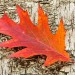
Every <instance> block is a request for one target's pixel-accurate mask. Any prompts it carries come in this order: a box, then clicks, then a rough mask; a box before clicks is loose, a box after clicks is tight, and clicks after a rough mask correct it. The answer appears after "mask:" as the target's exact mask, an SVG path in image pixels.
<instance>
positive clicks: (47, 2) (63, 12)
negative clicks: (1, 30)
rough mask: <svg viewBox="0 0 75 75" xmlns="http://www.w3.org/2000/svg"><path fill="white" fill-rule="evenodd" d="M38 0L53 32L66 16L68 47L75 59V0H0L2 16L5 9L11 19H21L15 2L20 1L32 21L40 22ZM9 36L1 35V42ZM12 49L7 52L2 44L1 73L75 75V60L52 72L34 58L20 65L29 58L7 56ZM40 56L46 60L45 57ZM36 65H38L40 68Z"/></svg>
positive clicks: (15, 74) (3, 74)
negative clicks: (38, 20) (73, 62)
mask: <svg viewBox="0 0 75 75" xmlns="http://www.w3.org/2000/svg"><path fill="white" fill-rule="evenodd" d="M38 2H40V4H41V6H42V8H43V9H44V11H45V13H47V15H48V20H49V21H48V22H49V25H50V26H51V30H52V32H53V33H55V31H56V30H57V29H58V24H59V21H60V19H61V18H63V20H64V25H65V29H67V33H66V38H65V39H66V40H65V44H66V50H67V51H71V54H72V55H73V59H74V57H75V0H0V17H2V15H3V14H4V12H6V13H7V14H8V15H9V17H10V18H11V19H13V20H14V21H15V22H19V17H18V15H17V13H16V12H15V10H16V7H15V6H16V4H19V5H20V6H21V7H22V8H23V9H25V10H28V12H29V14H30V16H31V20H32V22H33V23H34V24H37V19H38V13H37V11H38ZM7 38H9V37H8V36H3V35H1V36H0V42H1V41H5V40H7ZM10 53H12V51H11V52H9V51H7V52H5V48H3V49H1V48H0V75H58V74H59V75H75V64H71V65H68V66H64V67H62V68H61V70H60V71H59V73H58V72H57V71H56V70H54V72H53V71H52V72H51V71H50V69H48V68H46V67H44V66H41V67H40V64H38V63H36V62H33V61H31V62H30V65H29V66H25V65H23V64H21V65H20V63H21V62H23V63H24V64H27V62H26V60H25V62H24V61H22V60H21V62H20V59H19V60H18V59H15V60H13V59H8V58H7V56H8V55H9V54H10ZM23 60H24V59H23ZM40 60H41V61H43V62H44V60H43V59H40ZM74 60H75V59H74ZM17 62H18V63H17ZM19 62H20V63H19ZM41 63H42V62H41ZM37 66H39V68H38V67H37ZM45 71H47V72H48V73H46V72H45ZM55 71H56V72H55ZM54 73H56V74H54Z"/></svg>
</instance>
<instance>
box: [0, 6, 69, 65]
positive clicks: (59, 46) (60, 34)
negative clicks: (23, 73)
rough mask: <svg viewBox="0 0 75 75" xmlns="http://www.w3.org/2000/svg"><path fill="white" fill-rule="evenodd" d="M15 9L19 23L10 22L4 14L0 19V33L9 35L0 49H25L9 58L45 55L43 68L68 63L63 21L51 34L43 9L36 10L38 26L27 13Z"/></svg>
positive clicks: (19, 8) (0, 45)
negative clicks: (63, 62)
mask: <svg viewBox="0 0 75 75" xmlns="http://www.w3.org/2000/svg"><path fill="white" fill-rule="evenodd" d="M16 7H17V13H18V15H19V17H20V23H19V24H17V23H15V22H14V21H12V20H11V19H10V18H9V17H8V16H7V15H6V14H4V16H3V17H2V18H1V19H0V33H3V34H6V35H9V36H11V37H12V39H11V40H8V41H5V42H3V43H1V44H0V47H8V48H13V47H19V46H24V47H26V48H24V49H22V50H20V51H18V52H16V53H14V54H11V55H10V56H9V57H16V58H19V57H24V58H29V57H32V56H35V55H46V56H47V58H46V61H45V63H44V65H45V66H48V65H51V64H53V63H55V62H57V61H66V62H67V61H70V58H69V54H68V53H67V52H66V51H65V33H66V32H65V29H64V24H63V20H62V19H61V20H60V23H59V27H58V30H57V32H56V34H52V32H51V31H50V29H49V25H48V17H47V15H46V14H45V13H44V11H43V9H42V8H41V7H40V5H39V8H38V24H37V25H34V24H33V23H32V22H31V20H30V16H29V15H28V12H27V11H24V10H23V9H21V7H20V6H18V5H17V6H16Z"/></svg>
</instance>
